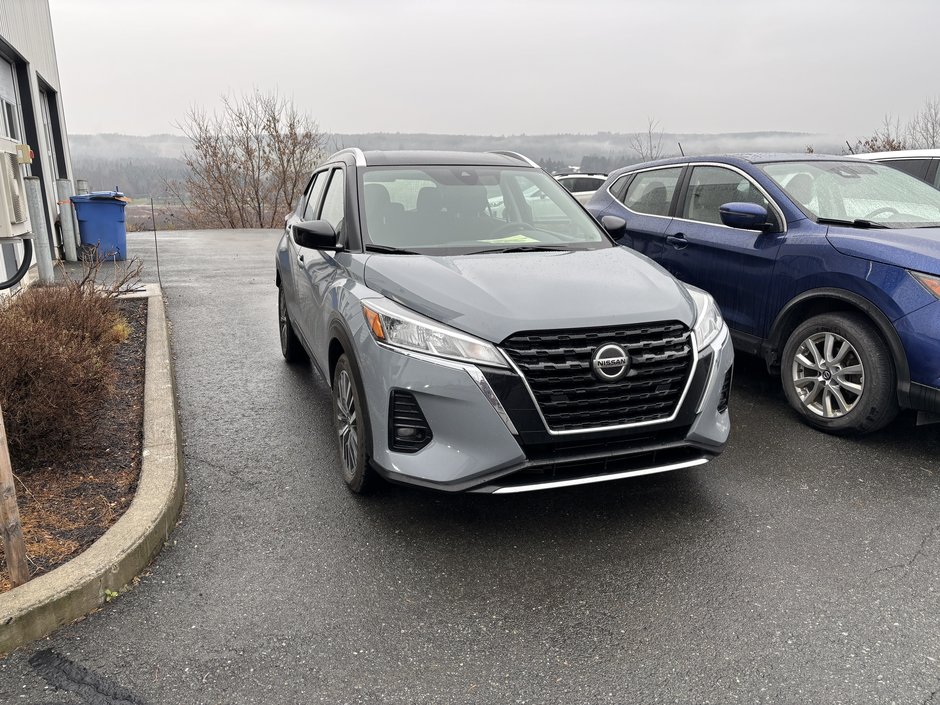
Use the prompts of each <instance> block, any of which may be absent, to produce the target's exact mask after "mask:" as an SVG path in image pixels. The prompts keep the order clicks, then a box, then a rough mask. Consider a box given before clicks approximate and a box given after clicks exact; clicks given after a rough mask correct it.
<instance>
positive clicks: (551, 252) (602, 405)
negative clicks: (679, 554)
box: [276, 149, 733, 493]
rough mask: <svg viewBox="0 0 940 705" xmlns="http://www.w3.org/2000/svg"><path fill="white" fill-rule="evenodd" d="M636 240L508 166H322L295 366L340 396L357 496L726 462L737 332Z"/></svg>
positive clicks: (587, 478)
mask: <svg viewBox="0 0 940 705" xmlns="http://www.w3.org/2000/svg"><path fill="white" fill-rule="evenodd" d="M533 192H537V193H538V199H537V201H535V200H533V198H532V196H531V194H532V193H533ZM536 202H537V204H538V208H535V207H533V203H536ZM493 203H498V204H499V206H498V208H494V207H493V206H492V204H493ZM623 227H624V223H623V221H622V220H620V219H619V218H615V217H611V218H606V219H605V220H604V221H603V227H602V226H601V225H599V224H598V222H597V221H595V220H594V219H593V218H592V217H591V216H590V215H588V214H587V212H586V211H585V210H584V209H583V208H582V207H581V205H580V204H579V203H578V202H577V201H576V200H575V199H574V198H573V197H572V196H571V194H569V193H568V192H567V191H565V189H564V188H563V187H562V186H561V185H559V183H558V182H557V181H556V180H555V179H553V178H552V177H551V176H549V175H548V174H547V173H546V172H544V171H543V170H541V169H540V168H539V167H538V166H537V165H536V164H535V163H534V162H531V161H530V160H528V159H527V158H526V157H523V156H521V155H519V154H515V153H511V152H500V153H486V154H469V153H454V152H362V151H361V150H359V149H345V150H342V151H340V152H337V153H336V154H334V155H333V156H331V157H330V158H329V159H327V160H326V161H325V162H324V163H323V164H322V165H321V166H320V167H318V169H317V171H316V173H315V174H314V175H313V177H312V178H311V180H310V183H309V184H308V186H307V188H306V190H305V193H304V196H303V197H302V198H301V200H300V203H298V205H297V208H296V210H295V211H294V213H292V214H291V215H290V216H288V218H287V222H286V228H285V231H284V235H283V237H282V238H281V240H280V242H279V244H278V248H277V256H276V263H277V275H276V283H277V286H278V304H279V314H280V337H281V350H282V352H283V353H284V357H285V358H286V359H287V360H288V361H289V362H300V361H305V360H307V359H308V358H309V359H310V360H312V361H313V363H314V365H315V366H316V367H317V368H318V369H319V370H320V371H321V372H322V373H323V375H324V377H325V378H326V379H327V380H328V381H329V383H330V385H331V388H332V397H333V411H334V420H335V425H336V434H337V440H338V448H339V463H340V468H341V470H342V473H343V478H344V480H345V481H346V484H347V485H348V486H349V488H350V489H352V490H353V491H355V492H360V491H363V490H364V489H366V487H367V486H368V485H369V484H370V483H371V482H372V481H373V479H374V477H375V476H376V475H379V476H382V477H384V478H385V479H387V480H391V481H395V482H401V483H409V484H413V485H420V486H424V487H432V488H436V489H442V490H448V491H464V490H469V491H474V492H495V493H507V492H524V491H528V490H537V489H544V488H551V487H563V486H567V485H580V484H585V483H591V482H600V481H604V480H614V479H619V478H625V477H631V476H636V475H646V474H650V473H656V472H663V471H667V470H676V469H679V468H689V467H693V466H697V465H702V464H704V463H706V462H708V460H709V459H711V458H712V457H714V456H716V455H717V454H718V453H720V452H721V451H722V449H723V447H724V444H725V442H726V440H727V438H728V431H729V417H728V395H729V389H730V385H731V370H732V360H733V353H732V349H731V344H730V342H729V335H728V328H727V327H726V326H725V324H724V321H723V320H722V318H721V315H720V314H719V312H718V309H717V307H716V306H715V302H714V301H713V300H712V298H711V297H710V296H709V295H708V294H706V293H705V292H703V291H701V290H699V289H695V288H693V287H688V286H685V285H683V284H681V283H680V282H678V281H677V280H676V279H674V278H673V277H672V276H670V275H669V274H668V273H667V272H666V271H665V270H663V269H661V268H660V267H659V266H658V265H656V264H654V263H653V262H652V261H650V260H649V259H647V258H646V257H643V256H642V255H639V254H637V253H636V252H632V251H630V250H627V249H625V248H622V247H617V246H616V245H615V244H614V243H613V241H612V239H611V238H610V237H609V234H608V232H606V231H605V228H606V229H607V230H610V231H616V230H617V229H618V228H623Z"/></svg>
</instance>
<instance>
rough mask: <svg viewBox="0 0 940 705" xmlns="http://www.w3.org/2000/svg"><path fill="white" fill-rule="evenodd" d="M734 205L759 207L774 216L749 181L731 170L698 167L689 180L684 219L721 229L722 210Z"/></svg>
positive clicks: (762, 197)
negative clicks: (753, 204)
mask: <svg viewBox="0 0 940 705" xmlns="http://www.w3.org/2000/svg"><path fill="white" fill-rule="evenodd" d="M732 202H736V203H756V204H758V205H760V206H763V207H764V208H766V209H767V212H768V213H772V210H771V205H770V202H769V201H768V200H767V199H766V198H764V196H763V194H762V193H761V192H760V191H759V190H758V189H757V187H756V186H755V185H754V184H753V183H751V181H750V180H749V179H746V178H745V177H743V176H741V174H739V173H737V172H736V171H731V169H723V168H722V167H719V166H697V167H695V168H694V169H692V176H691V178H690V179H689V190H688V194H687V195H686V199H685V205H684V207H683V209H682V217H683V218H687V219H688V220H697V221H699V222H702V223H715V224H718V225H720V224H721V215H720V214H719V212H718V211H719V208H721V206H723V205H724V204H725V203H732Z"/></svg>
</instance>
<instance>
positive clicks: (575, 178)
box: [555, 173, 607, 203]
mask: <svg viewBox="0 0 940 705" xmlns="http://www.w3.org/2000/svg"><path fill="white" fill-rule="evenodd" d="M555 179H556V180H557V181H558V183H560V184H561V185H562V186H564V187H565V189H567V190H568V191H570V192H571V195H572V196H574V197H575V198H577V199H578V200H579V201H580V202H581V203H587V202H588V201H590V200H591V196H593V195H594V192H595V191H597V189H599V188H600V187H601V185H602V184H603V183H604V182H605V181H606V180H607V174H580V173H578V174H556V175H555Z"/></svg>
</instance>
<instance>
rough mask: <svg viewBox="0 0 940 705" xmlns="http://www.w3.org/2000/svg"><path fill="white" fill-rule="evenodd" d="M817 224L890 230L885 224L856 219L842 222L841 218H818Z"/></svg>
mask: <svg viewBox="0 0 940 705" xmlns="http://www.w3.org/2000/svg"><path fill="white" fill-rule="evenodd" d="M816 222H817V223H822V224H823V225H848V226H849V227H850V228H890V227H891V226H889V225H885V224H884V223H876V222H875V221H874V220H865V219H864V218H856V219H855V220H841V219H839V218H816Z"/></svg>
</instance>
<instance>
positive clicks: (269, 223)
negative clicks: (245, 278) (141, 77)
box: [167, 90, 326, 228]
mask: <svg viewBox="0 0 940 705" xmlns="http://www.w3.org/2000/svg"><path fill="white" fill-rule="evenodd" d="M179 127H180V129H181V130H182V131H183V132H184V133H185V135H186V136H187V137H188V138H189V140H190V143H191V149H190V150H189V151H187V152H186V153H185V154H184V156H183V161H184V162H185V163H186V166H187V167H188V168H189V171H190V174H189V176H188V177H187V178H186V180H185V181H184V182H183V183H168V184H167V189H168V190H169V191H170V193H172V194H173V195H174V196H175V197H177V198H178V199H179V200H180V203H181V204H182V205H183V208H184V210H185V211H186V214H187V216H188V219H189V221H190V222H191V223H192V225H193V227H199V228H271V227H274V226H275V225H276V224H278V222H279V221H280V220H281V219H282V218H283V217H284V215H285V214H287V213H289V212H290V211H291V209H292V208H293V207H294V205H295V203H296V200H297V199H298V198H299V196H300V194H301V192H302V191H303V188H304V186H305V185H306V183H307V180H308V179H309V178H310V174H311V173H312V172H313V169H314V167H315V166H316V165H317V163H318V162H319V161H320V159H321V158H322V156H323V150H324V147H325V145H326V137H325V135H324V134H323V133H321V132H320V130H319V128H318V127H317V124H316V122H314V121H313V119H312V118H310V117H309V116H308V115H306V114H304V113H302V112H301V111H300V110H299V109H298V108H297V107H296V106H295V105H294V103H293V101H291V100H288V99H285V98H281V97H279V96H278V95H277V93H262V92H260V91H257V90H256V91H255V92H254V93H252V94H250V95H247V96H242V97H240V98H233V97H228V96H225V97H223V98H222V109H221V111H220V112H215V113H212V114H209V113H207V112H205V111H204V110H202V109H200V108H193V109H191V110H190V111H189V113H188V114H187V115H186V117H185V119H184V120H183V123H182V124H181V125H180V126H179Z"/></svg>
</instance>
